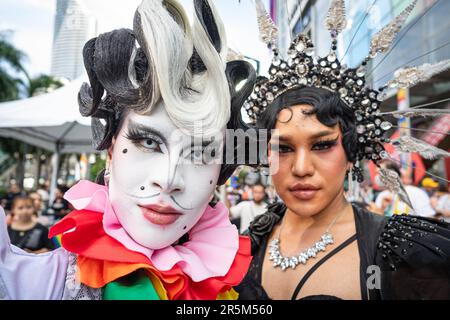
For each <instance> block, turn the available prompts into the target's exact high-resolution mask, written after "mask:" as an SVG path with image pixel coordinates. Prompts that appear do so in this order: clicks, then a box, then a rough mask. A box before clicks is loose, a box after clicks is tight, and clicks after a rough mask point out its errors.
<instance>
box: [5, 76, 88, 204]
mask: <svg viewBox="0 0 450 320" xmlns="http://www.w3.org/2000/svg"><path fill="white" fill-rule="evenodd" d="M86 81H87V80H86V78H85V77H82V78H80V79H77V80H74V81H72V82H70V83H69V84H67V85H65V86H64V87H61V88H59V89H57V90H55V91H53V92H51V93H48V94H44V95H40V96H37V97H32V98H28V99H23V100H16V101H11V102H4V103H0V136H1V137H5V138H14V139H17V140H20V141H24V142H26V143H28V144H30V145H34V146H37V147H40V148H43V149H46V150H49V151H53V152H54V154H53V158H52V166H53V171H52V180H51V186H50V199H51V200H52V199H54V193H55V189H56V179H57V165H58V162H59V157H60V155H61V154H63V153H93V152H96V150H95V149H94V148H93V146H92V135H91V127H90V118H85V117H82V116H81V114H80V113H79V111H78V91H79V89H80V87H81V84H82V83H83V82H86Z"/></svg>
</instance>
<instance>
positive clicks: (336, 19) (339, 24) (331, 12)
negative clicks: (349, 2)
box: [325, 0, 347, 38]
mask: <svg viewBox="0 0 450 320" xmlns="http://www.w3.org/2000/svg"><path fill="white" fill-rule="evenodd" d="M346 26H347V19H346V17H345V0H332V1H331V5H330V8H329V9H328V13H327V18H326V19H325V27H326V28H327V29H328V30H329V31H330V32H331V36H332V37H333V38H336V37H337V35H338V34H339V33H341V32H342V30H344V29H345V27H346Z"/></svg>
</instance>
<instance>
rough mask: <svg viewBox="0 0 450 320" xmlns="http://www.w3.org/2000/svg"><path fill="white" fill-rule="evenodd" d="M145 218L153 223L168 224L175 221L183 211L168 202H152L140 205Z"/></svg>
mask: <svg viewBox="0 0 450 320" xmlns="http://www.w3.org/2000/svg"><path fill="white" fill-rule="evenodd" d="M139 207H140V208H141V211H142V214H143V216H144V218H145V219H147V220H148V221H150V222H151V223H153V224H157V225H168V224H172V223H174V222H175V221H176V220H177V219H178V218H179V217H180V216H181V213H180V212H179V211H177V210H176V209H174V208H173V207H171V206H170V205H168V204H164V203H161V204H151V205H146V206H142V205H140V206H139Z"/></svg>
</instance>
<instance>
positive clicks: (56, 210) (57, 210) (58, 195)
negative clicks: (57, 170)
mask: <svg viewBox="0 0 450 320" xmlns="http://www.w3.org/2000/svg"><path fill="white" fill-rule="evenodd" d="M64 192H65V190H64V191H63V190H61V188H58V189H56V192H55V200H54V201H53V203H52V205H51V206H50V207H49V208H48V210H47V213H48V214H49V215H53V217H54V220H55V222H56V221H57V220H59V219H62V218H64V217H65V216H66V215H67V214H68V213H69V212H70V207H69V202H68V201H67V200H66V199H64Z"/></svg>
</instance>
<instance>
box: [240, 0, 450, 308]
mask: <svg viewBox="0 0 450 320" xmlns="http://www.w3.org/2000/svg"><path fill="white" fill-rule="evenodd" d="M416 2H417V1H413V2H412V4H410V5H409V6H407V7H406V9H405V10H404V11H403V12H402V13H401V14H400V16H399V17H397V18H396V19H395V20H394V21H393V22H392V23H390V24H388V25H387V26H386V27H385V28H383V29H382V30H381V31H380V32H379V33H377V34H376V35H375V36H374V39H373V41H372V43H371V52H370V55H369V56H368V57H367V58H366V59H365V60H364V61H363V63H362V64H361V65H360V66H359V67H358V68H355V69H353V68H346V67H344V66H343V65H341V63H340V62H339V60H338V59H337V52H336V50H337V36H338V34H339V33H340V32H342V30H343V29H344V28H345V24H346V19H345V1H342V0H333V1H331V7H330V10H329V12H328V15H327V18H326V20H325V25H326V27H327V28H328V29H329V30H330V31H331V37H332V48H331V51H330V53H329V54H328V55H326V56H325V57H318V58H314V57H313V54H314V46H313V43H312V41H311V40H310V39H309V38H308V37H307V36H306V35H304V34H300V35H298V36H296V37H295V39H294V40H293V41H292V43H291V45H290V47H289V50H288V52H287V57H288V59H287V60H284V59H283V58H282V57H281V54H280V53H279V52H278V49H277V47H276V34H277V29H276V27H275V25H274V23H273V22H272V21H271V19H270V17H269V15H268V14H267V13H266V12H265V10H264V6H263V4H262V1H260V0H257V1H256V4H257V9H258V23H259V26H260V31H261V35H262V36H261V39H263V40H264V41H265V42H266V43H267V44H268V45H269V47H270V48H271V49H272V50H273V52H274V58H273V60H272V64H271V66H270V69H269V75H270V77H269V78H266V77H259V79H258V80H257V84H256V85H255V88H254V92H253V93H252V94H251V95H250V97H249V99H248V101H247V102H246V103H245V108H246V110H247V112H248V114H249V117H250V118H251V119H252V121H253V122H254V123H255V124H256V126H257V127H258V128H261V129H267V130H270V140H269V147H268V150H269V151H268V162H269V173H270V175H271V178H272V182H273V184H274V186H275V188H276V190H277V194H278V195H279V196H280V198H281V200H282V202H278V203H275V204H272V205H271V206H269V208H268V210H267V212H266V213H264V214H262V215H260V216H258V217H257V218H256V219H255V220H254V221H253V222H252V223H251V224H250V226H249V229H248V230H247V232H246V233H245V234H247V235H249V236H250V237H251V239H252V255H253V260H252V264H251V267H250V270H249V272H248V274H247V276H246V277H245V279H244V281H242V282H241V283H240V284H239V286H238V287H237V288H236V290H237V291H238V293H239V298H240V299H258V300H260V299H286V300H287V299H292V300H297V299H301V300H338V299H349V300H361V299H363V300H367V299H449V298H450V281H449V280H450V258H449V257H450V224H448V223H445V222H444V221H437V220H434V219H430V218H424V217H416V216H413V215H395V216H393V217H390V218H388V217H384V216H381V215H377V214H374V213H371V212H369V211H368V210H367V209H366V208H363V207H360V206H358V205H357V204H355V203H351V202H349V201H348V200H347V198H346V197H345V192H344V183H345V180H346V179H347V180H348V184H349V192H348V193H349V194H350V195H351V194H352V192H354V190H355V189H356V188H354V184H355V183H361V182H362V181H363V178H364V177H363V174H362V166H361V161H363V160H370V161H373V162H374V163H375V164H376V165H377V166H378V167H379V177H380V180H381V182H383V185H384V186H385V187H386V188H388V189H389V190H390V191H391V192H393V193H396V194H398V196H399V197H400V199H401V200H402V201H404V202H405V203H406V204H407V205H408V206H412V205H411V203H412V202H411V200H410V199H409V198H408V194H407V193H406V191H405V189H404V187H403V185H402V183H401V179H400V176H399V174H398V173H396V172H395V171H393V170H390V169H389V168H385V167H383V166H381V163H382V162H383V160H385V159H391V158H392V157H391V156H390V155H389V153H388V152H387V151H386V150H385V149H384V143H386V142H391V143H392V144H393V145H394V146H395V147H396V148H397V150H399V151H401V152H420V154H421V155H422V156H424V157H439V156H448V155H449V154H448V152H445V151H444V150H440V149H437V148H435V147H433V146H429V145H427V144H426V143H425V142H422V141H419V140H417V139H415V138H412V137H410V136H402V137H400V138H399V139H398V140H394V141H390V140H389V139H388V138H386V137H384V133H385V131H387V130H389V129H390V128H391V127H392V124H391V123H390V122H389V121H388V120H387V119H389V118H388V116H387V115H386V114H383V113H381V112H380V110H379V107H380V104H381V101H382V100H383V97H384V96H383V91H384V90H385V89H386V88H387V87H397V86H400V87H408V86H411V85H413V84H416V83H417V82H420V81H424V80H426V79H428V78H429V77H430V74H433V72H438V71H439V70H442V69H443V68H444V67H445V66H447V67H448V66H449V65H450V64H449V63H448V62H447V63H445V62H444V63H440V64H439V63H438V64H436V65H427V66H425V67H417V68H411V69H407V70H400V71H399V72H397V73H396V77H395V78H394V80H392V81H390V82H389V83H388V85H387V87H386V88H385V87H383V88H380V89H379V90H378V91H377V90H373V89H370V88H369V87H368V86H367V84H366V83H365V80H366V79H365V74H366V72H367V63H368V61H370V59H373V58H374V57H375V56H376V55H377V54H378V53H379V52H386V51H387V50H388V49H389V45H390V44H391V43H392V42H393V40H394V37H395V35H396V34H397V33H398V32H399V30H400V28H401V25H402V23H404V21H406V18H407V16H408V14H409V13H410V12H411V11H412V10H413V8H414V5H415V4H416ZM443 66H444V67H443ZM416 110H417V109H414V110H406V111H398V112H396V115H406V116H412V115H416V114H418V115H421V114H425V113H426V114H431V115H433V114H439V113H438V111H434V110H432V111H430V110H427V112H425V111H423V110H419V111H416ZM435 112H436V113H435ZM440 112H446V111H442V110H440ZM447 112H448V111H447ZM391 121H392V120H391ZM272 130H273V131H272Z"/></svg>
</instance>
